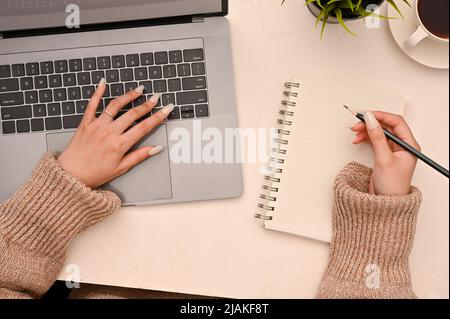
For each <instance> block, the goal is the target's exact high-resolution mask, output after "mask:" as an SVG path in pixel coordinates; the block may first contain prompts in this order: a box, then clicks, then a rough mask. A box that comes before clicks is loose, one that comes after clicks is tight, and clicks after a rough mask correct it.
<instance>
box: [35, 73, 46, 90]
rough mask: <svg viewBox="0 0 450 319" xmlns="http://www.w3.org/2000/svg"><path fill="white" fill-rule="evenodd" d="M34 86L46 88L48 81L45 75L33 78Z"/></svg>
mask: <svg viewBox="0 0 450 319" xmlns="http://www.w3.org/2000/svg"><path fill="white" fill-rule="evenodd" d="M34 87H35V88H36V89H46V88H48V82H47V77H46V76H45V75H44V76H37V77H35V78H34Z"/></svg>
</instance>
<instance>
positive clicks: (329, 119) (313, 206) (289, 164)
mask: <svg viewBox="0 0 450 319" xmlns="http://www.w3.org/2000/svg"><path fill="white" fill-rule="evenodd" d="M282 96H283V99H282V102H281V105H280V111H279V118H278V120H277V122H276V125H277V132H278V135H279V136H278V138H276V139H275V142H276V145H277V146H276V147H275V148H273V150H272V153H273V154H272V155H271V157H270V159H269V161H268V168H269V169H270V170H268V174H267V175H265V176H264V182H263V185H262V190H261V194H260V203H259V205H258V211H257V213H256V214H255V217H257V218H259V219H261V220H262V221H263V226H264V227H265V228H267V229H271V230H276V231H282V232H287V233H290V234H295V235H300V236H303V237H307V238H311V239H315V240H319V241H323V242H330V240H331V236H332V224H331V216H332V207H333V182H334V179H335V177H336V175H337V174H338V173H339V171H340V170H341V169H342V168H343V167H344V166H345V165H346V164H347V163H348V162H350V161H358V162H360V163H363V164H366V165H371V163H372V151H371V149H370V147H369V146H368V145H359V146H355V145H353V144H352V143H351V141H352V140H353V137H354V134H353V133H352V132H351V131H350V127H351V126H353V125H354V124H355V123H356V122H357V121H358V120H357V119H356V118H355V117H353V116H352V115H351V114H350V113H348V112H347V111H346V110H345V109H344V108H343V107H342V105H343V104H346V105H349V106H351V107H352V108H354V109H355V110H358V111H363V110H382V111H387V112H391V113H396V114H403V111H404V106H405V102H404V99H403V98H401V97H395V96H390V95H386V94H382V93H380V92H376V91H374V90H371V89H368V88H364V87H361V86H359V85H352V84H346V83H337V82H330V81H324V80H314V79H311V78H307V79H305V80H298V81H292V82H288V83H286V84H285V86H284V91H283V95H282Z"/></svg>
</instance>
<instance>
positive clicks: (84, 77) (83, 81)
mask: <svg viewBox="0 0 450 319" xmlns="http://www.w3.org/2000/svg"><path fill="white" fill-rule="evenodd" d="M77 80H78V85H89V84H91V74H90V73H89V72H81V73H78V74H77Z"/></svg>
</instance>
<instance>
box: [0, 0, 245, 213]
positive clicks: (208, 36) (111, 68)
mask: <svg viewBox="0 0 450 319" xmlns="http://www.w3.org/2000/svg"><path fill="white" fill-rule="evenodd" d="M72 2H73V3H75V4H76V5H75V6H74V5H70V6H68V4H70V3H72ZM227 12H228V1H226V0H129V1H122V0H78V1H67V0H66V1H64V0H62V1H55V0H31V1H27V0H20V1H15V0H0V110H1V121H0V202H1V201H3V200H5V199H6V198H8V197H9V196H11V195H12V194H13V193H14V192H15V191H16V190H17V189H18V188H19V187H20V185H21V184H22V183H24V182H25V181H26V179H27V178H28V177H29V176H30V174H31V172H32V170H33V168H34V167H35V165H36V163H37V162H38V161H39V159H40V157H41V156H42V154H43V153H44V152H46V151H47V150H50V151H55V152H61V151H63V150H64V148H65V146H66V145H67V143H68V142H69V140H70V138H71V137H72V135H73V133H74V131H75V130H76V128H77V126H78V124H79V122H80V120H81V117H82V115H83V112H84V108H85V107H86V103H87V100H88V99H89V98H90V96H91V94H92V92H93V91H94V89H95V85H96V84H97V83H98V81H99V80H100V79H101V77H105V78H106V80H107V83H108V92H107V93H106V95H105V98H104V99H103V101H102V104H101V105H100V106H99V112H101V111H102V108H104V107H105V105H107V104H108V102H109V101H110V100H111V99H113V98H114V97H116V96H119V95H121V94H123V93H124V92H126V91H127V90H130V89H132V88H134V87H137V86H138V85H140V84H143V85H145V87H146V91H145V95H144V96H143V97H142V98H141V99H139V100H137V101H135V102H134V103H132V104H130V105H128V106H127V109H129V108H132V107H134V106H136V105H139V104H141V103H142V102H143V101H145V99H148V98H149V97H150V96H151V95H152V94H154V93H155V92H158V93H161V95H162V98H161V102H160V103H161V105H162V106H163V105H166V104H169V103H173V104H175V105H176V108H175V110H174V112H173V113H172V114H171V115H170V117H169V119H168V120H167V121H166V122H165V123H164V124H163V125H161V126H160V127H159V128H158V129H156V130H155V131H154V132H152V134H150V135H149V136H147V137H146V138H144V139H143V140H142V141H141V142H140V144H139V145H164V146H166V149H165V151H164V153H162V154H159V155H158V156H155V157H154V158H151V159H149V160H147V161H146V162H144V163H143V164H141V165H139V166H137V167H136V168H134V169H133V170H131V171H130V172H128V173H127V174H126V175H124V176H122V177H120V178H118V179H116V180H114V181H112V182H111V183H109V184H108V185H106V186H105V188H107V189H111V190H113V191H114V192H116V193H117V194H118V195H119V196H120V197H121V199H122V201H123V203H124V205H148V204H160V203H174V202H185V201H197V200H210V199H219V198H232V197H237V196H239V195H240V194H241V193H242V172H241V165H240V164H238V163H236V162H235V161H220V160H218V161H213V162H212V163H209V162H208V163H205V161H203V160H200V161H198V158H197V160H195V158H194V157H193V156H190V160H186V158H185V160H182V159H181V160H180V159H176V160H175V159H174V158H173V157H174V156H175V155H176V154H175V155H174V154H172V153H171V149H172V148H173V147H174V146H175V145H176V144H177V143H179V142H180V141H179V140H178V139H177V138H176V136H177V135H179V132H180V131H183V132H188V133H189V135H190V137H191V138H193V139H195V136H199V135H198V132H195V130H198V128H199V127H200V126H201V128H202V129H203V130H204V129H207V128H214V129H215V130H216V131H217V130H218V132H220V133H222V134H223V135H224V136H225V131H226V130H227V129H230V128H231V129H232V128H236V127H237V117H236V108H235V104H236V103H235V91H234V81H233V65H232V56H231V48H230V38H229V27H228V22H227V20H226V18H224V16H225V15H226V14H227ZM77 21H79V22H80V25H79V27H78V25H77ZM158 107H159V106H158ZM156 110H158V108H157V109H156ZM125 111H126V109H125ZM195 134H197V135H195ZM200 136H201V134H200ZM198 143H200V145H201V146H204V145H205V144H207V143H208V141H207V140H205V141H203V140H201V141H200V142H199V141H198V140H197V143H195V141H192V143H191V144H197V148H198ZM139 145H138V146H139ZM193 148H195V145H194V146H193V145H191V150H192V149H193ZM194 151H195V150H194ZM189 153H190V152H189ZM184 155H186V154H184ZM188 155H189V154H188ZM191 155H192V154H191ZM185 157H186V156H185ZM188 157H189V156H188ZM197 157H198V156H197ZM86 165H89V163H87V164H86Z"/></svg>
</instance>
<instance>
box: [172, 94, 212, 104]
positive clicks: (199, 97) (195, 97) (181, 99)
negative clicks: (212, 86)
mask: <svg viewBox="0 0 450 319" xmlns="http://www.w3.org/2000/svg"><path fill="white" fill-rule="evenodd" d="M206 102H208V94H207V92H206V91H188V92H180V93H177V104H178V105H184V104H200V103H206Z"/></svg>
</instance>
